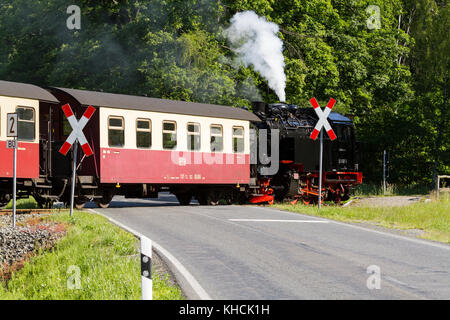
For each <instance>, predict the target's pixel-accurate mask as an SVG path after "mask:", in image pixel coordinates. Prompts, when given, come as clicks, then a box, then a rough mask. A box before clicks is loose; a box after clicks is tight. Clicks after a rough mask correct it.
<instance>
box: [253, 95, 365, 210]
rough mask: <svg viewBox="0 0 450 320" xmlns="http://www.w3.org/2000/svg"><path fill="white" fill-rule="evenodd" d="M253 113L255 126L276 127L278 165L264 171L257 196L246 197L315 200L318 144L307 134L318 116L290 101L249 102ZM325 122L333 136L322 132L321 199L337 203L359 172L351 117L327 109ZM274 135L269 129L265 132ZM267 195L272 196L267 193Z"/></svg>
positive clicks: (359, 180) (359, 178)
mask: <svg viewBox="0 0 450 320" xmlns="http://www.w3.org/2000/svg"><path fill="white" fill-rule="evenodd" d="M253 110H254V113H255V114H256V115H257V116H258V117H259V118H260V119H261V120H262V121H261V122H260V123H259V124H257V125H256V126H257V128H258V129H265V130H268V131H269V132H270V131H273V130H278V131H279V135H278V139H277V142H276V143H277V144H278V145H279V165H280V167H279V170H278V171H277V172H276V173H275V174H273V175H269V176H266V177H265V179H263V181H265V188H261V191H262V193H263V194H262V195H261V196H256V197H253V198H252V199H251V200H250V201H251V202H252V203H258V202H260V201H267V202H269V203H271V202H272V201H273V200H272V197H273V198H274V199H276V200H279V201H281V200H284V199H290V200H291V202H292V203H296V202H297V201H298V200H299V199H301V200H302V201H303V202H304V203H305V204H310V203H317V202H318V199H319V197H318V196H319V143H318V142H317V141H313V140H311V139H310V135H311V133H312V131H313V129H314V126H315V125H316V123H317V121H318V116H317V114H316V113H315V112H314V110H313V108H306V107H305V108H300V107H299V106H297V105H295V104H286V103H275V104H266V103H264V102H253ZM329 122H330V124H331V126H332V128H333V130H334V131H335V132H336V136H337V139H336V140H335V141H333V142H332V141H331V140H330V139H329V137H328V136H327V135H324V142H323V154H324V156H323V177H322V190H321V192H322V194H321V196H322V197H321V198H322V201H323V200H328V201H334V202H335V203H340V202H341V201H345V200H348V199H349V197H350V188H351V187H353V186H356V185H357V184H360V183H362V173H361V172H359V170H358V169H359V168H358V166H359V165H358V162H357V150H356V141H355V133H354V126H353V123H352V121H351V120H350V119H349V118H347V117H345V116H343V115H341V114H339V113H337V112H331V113H330V115H329ZM268 136H270V137H272V138H273V137H274V135H273V134H268ZM271 195H272V196H271Z"/></svg>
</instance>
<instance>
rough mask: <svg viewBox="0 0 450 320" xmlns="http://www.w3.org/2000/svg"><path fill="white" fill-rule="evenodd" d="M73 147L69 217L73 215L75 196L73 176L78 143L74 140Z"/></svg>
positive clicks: (75, 168)
mask: <svg viewBox="0 0 450 320" xmlns="http://www.w3.org/2000/svg"><path fill="white" fill-rule="evenodd" d="M74 144H75V145H74V146H73V169H72V191H71V193H70V216H72V215H73V202H74V196H75V175H76V172H77V150H78V143H77V141H76V140H75V143H74Z"/></svg>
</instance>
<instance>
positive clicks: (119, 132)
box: [108, 117, 125, 147]
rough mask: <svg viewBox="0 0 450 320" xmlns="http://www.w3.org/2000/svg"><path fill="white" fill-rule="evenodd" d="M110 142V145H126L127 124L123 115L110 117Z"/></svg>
mask: <svg viewBox="0 0 450 320" xmlns="http://www.w3.org/2000/svg"><path fill="white" fill-rule="evenodd" d="M108 144H109V146H110V147H123V146H124V145H125V125H124V121H123V118H122V117H109V118H108Z"/></svg>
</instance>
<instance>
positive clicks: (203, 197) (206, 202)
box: [197, 191, 219, 206]
mask: <svg viewBox="0 0 450 320" xmlns="http://www.w3.org/2000/svg"><path fill="white" fill-rule="evenodd" d="M197 200H198V203H200V205H201V206H216V205H218V204H219V199H217V197H216V195H215V193H214V192H211V191H209V192H204V193H200V194H199V195H197Z"/></svg>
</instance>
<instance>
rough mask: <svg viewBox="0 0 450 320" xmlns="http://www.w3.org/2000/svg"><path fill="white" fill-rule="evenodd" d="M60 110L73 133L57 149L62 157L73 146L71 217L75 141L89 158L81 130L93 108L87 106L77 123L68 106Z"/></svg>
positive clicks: (73, 189) (76, 145)
mask: <svg viewBox="0 0 450 320" xmlns="http://www.w3.org/2000/svg"><path fill="white" fill-rule="evenodd" d="M62 110H63V111H64V114H65V115H66V117H67V120H69V124H70V126H71V127H72V129H73V131H72V132H71V133H70V135H69V137H68V138H67V140H66V141H65V142H64V144H63V145H62V147H61V149H59V152H60V153H62V154H63V155H67V152H69V150H70V148H71V147H72V145H73V144H75V146H74V149H73V167H72V188H71V193H70V216H72V215H73V203H74V198H75V178H76V171H77V151H78V144H77V141H78V142H79V143H80V144H81V149H82V150H83V152H84V154H85V155H86V157H89V156H91V155H92V154H93V152H92V149H91V147H90V146H89V143H88V142H87V140H86V137H85V136H84V133H83V128H84V127H85V126H86V124H87V123H88V121H89V119H90V118H91V117H92V115H93V114H94V112H95V108H94V107H93V106H89V107H88V108H87V110H86V111H85V112H84V113H83V116H82V117H81V119H80V120H79V121H77V119H76V118H75V114H74V113H73V111H72V108H71V107H70V105H69V104H65V105H63V106H62Z"/></svg>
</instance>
